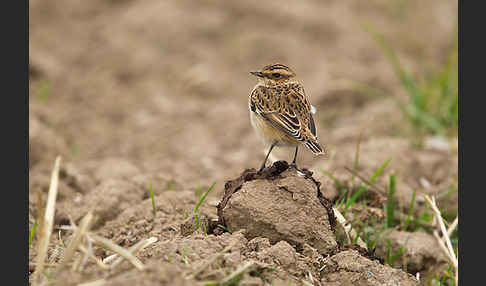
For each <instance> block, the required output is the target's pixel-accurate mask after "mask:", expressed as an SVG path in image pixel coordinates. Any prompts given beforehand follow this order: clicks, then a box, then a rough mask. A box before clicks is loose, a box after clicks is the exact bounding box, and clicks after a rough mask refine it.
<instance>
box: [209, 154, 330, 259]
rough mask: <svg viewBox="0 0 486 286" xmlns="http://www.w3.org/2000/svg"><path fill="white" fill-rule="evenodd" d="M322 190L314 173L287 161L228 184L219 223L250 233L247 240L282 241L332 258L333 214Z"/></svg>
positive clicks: (251, 171)
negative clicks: (296, 167)
mask: <svg viewBox="0 0 486 286" xmlns="http://www.w3.org/2000/svg"><path fill="white" fill-rule="evenodd" d="M319 187H320V183H319V182H317V181H315V180H314V179H313V178H312V173H311V172H309V171H307V170H303V171H302V172H301V171H299V170H297V169H295V168H289V167H288V163H287V162H285V161H277V162H275V163H274V164H273V165H272V166H271V167H270V168H267V169H265V170H264V171H263V172H262V173H257V172H255V170H254V169H249V170H246V171H245V172H243V174H242V175H241V176H240V177H239V178H237V179H236V180H233V181H230V182H228V183H227V184H226V190H225V195H224V197H223V200H222V202H221V204H220V205H219V214H220V220H221V221H222V223H223V224H225V225H226V227H227V228H228V230H229V231H231V232H233V231H237V230H240V229H246V235H247V237H248V238H249V239H252V238H255V237H257V236H263V237H266V238H268V239H269V240H270V243H272V244H273V243H277V242H279V241H282V240H283V241H287V242H288V243H290V244H291V245H293V246H295V247H296V248H297V249H302V247H303V245H304V244H309V245H311V246H313V247H314V248H316V249H317V250H318V251H319V252H320V253H321V254H323V255H326V254H330V253H334V252H335V251H336V249H337V247H338V244H337V242H336V236H335V234H334V231H333V228H334V227H333V226H332V223H331V220H332V219H331V220H330V217H332V218H334V213H333V212H332V208H326V206H330V202H329V201H327V200H326V199H325V198H324V197H322V194H321V193H320V189H319ZM322 201H324V203H323V202H322Z"/></svg>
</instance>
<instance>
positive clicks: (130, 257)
mask: <svg viewBox="0 0 486 286" xmlns="http://www.w3.org/2000/svg"><path fill="white" fill-rule="evenodd" d="M88 236H89V237H90V238H92V239H93V240H94V241H95V242H96V243H99V244H101V245H102V246H103V247H105V248H107V249H109V250H111V251H113V252H116V253H118V255H120V256H122V257H123V258H125V259H126V260H128V261H129V262H130V263H132V264H133V266H135V267H136V268H137V269H138V270H143V269H144V265H143V263H142V262H141V261H140V260H139V259H138V258H136V257H135V256H134V255H133V254H131V253H130V252H129V251H128V250H126V249H124V248H123V247H121V246H119V245H116V244H115V243H113V242H112V241H111V240H109V239H106V238H104V237H101V236H99V235H96V234H94V233H90V234H88Z"/></svg>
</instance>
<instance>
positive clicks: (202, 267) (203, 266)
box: [186, 241, 236, 279]
mask: <svg viewBox="0 0 486 286" xmlns="http://www.w3.org/2000/svg"><path fill="white" fill-rule="evenodd" d="M235 244H236V241H233V242H232V243H231V244H229V245H228V246H226V247H225V248H224V249H223V250H222V251H221V252H219V253H216V254H215V255H214V256H213V257H211V259H209V260H208V261H207V262H206V263H204V264H202V265H201V266H200V267H198V268H197V269H196V270H195V271H194V272H193V273H192V274H191V275H189V276H188V277H186V279H193V278H195V277H196V276H198V275H199V274H201V273H202V272H203V271H204V269H206V268H208V267H209V266H211V264H213V263H214V262H215V261H216V260H218V259H219V258H220V257H222V256H223V254H225V253H226V252H228V251H230V249H231V248H233V246H235Z"/></svg>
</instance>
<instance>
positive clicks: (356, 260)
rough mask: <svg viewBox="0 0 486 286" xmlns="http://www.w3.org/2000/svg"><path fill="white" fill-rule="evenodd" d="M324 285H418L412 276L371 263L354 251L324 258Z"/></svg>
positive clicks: (375, 262) (374, 262) (376, 262)
mask: <svg viewBox="0 0 486 286" xmlns="http://www.w3.org/2000/svg"><path fill="white" fill-rule="evenodd" d="M321 273H322V275H323V276H322V280H321V282H322V283H323V284H324V285H331V286H338V285H343V286H344V285H361V286H374V285H376V286H378V285H379V286H388V285H389V286H392V285H393V286H395V285H400V286H408V285H419V282H418V281H417V279H416V278H415V277H413V276H412V275H410V274H408V273H405V272H403V271H402V270H399V269H395V268H392V267H389V266H384V265H381V264H380V263H378V261H376V260H375V261H371V260H369V259H368V258H365V257H363V256H361V255H360V254H359V253H358V252H357V251H355V250H348V251H342V252H340V253H338V254H336V255H334V256H332V257H329V258H326V259H325V262H324V266H323V272H321Z"/></svg>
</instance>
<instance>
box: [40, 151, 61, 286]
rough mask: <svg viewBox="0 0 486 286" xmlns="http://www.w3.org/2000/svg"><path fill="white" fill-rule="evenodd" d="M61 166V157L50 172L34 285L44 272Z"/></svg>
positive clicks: (58, 157)
mask: <svg viewBox="0 0 486 286" xmlns="http://www.w3.org/2000/svg"><path fill="white" fill-rule="evenodd" d="M60 165H61V156H57V158H56V162H55V163H54V169H53V170H52V175H51V183H50V186H49V193H48V196H47V205H46V211H45V213H44V216H41V218H42V219H41V222H40V223H41V225H42V229H40V234H39V235H40V239H39V242H38V243H39V244H38V248H37V266H36V269H35V272H34V284H40V282H41V280H42V273H43V272H44V261H45V259H46V257H47V248H48V246H49V238H50V237H51V233H52V229H53V225H54V214H55V210H56V197H57V189H58V188H57V187H58V184H59V168H60Z"/></svg>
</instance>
